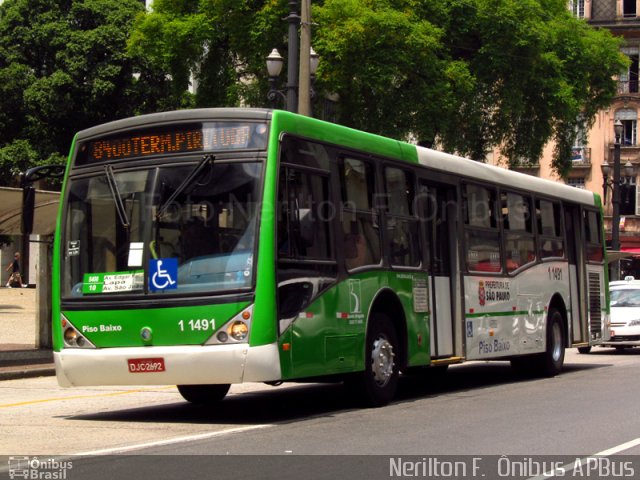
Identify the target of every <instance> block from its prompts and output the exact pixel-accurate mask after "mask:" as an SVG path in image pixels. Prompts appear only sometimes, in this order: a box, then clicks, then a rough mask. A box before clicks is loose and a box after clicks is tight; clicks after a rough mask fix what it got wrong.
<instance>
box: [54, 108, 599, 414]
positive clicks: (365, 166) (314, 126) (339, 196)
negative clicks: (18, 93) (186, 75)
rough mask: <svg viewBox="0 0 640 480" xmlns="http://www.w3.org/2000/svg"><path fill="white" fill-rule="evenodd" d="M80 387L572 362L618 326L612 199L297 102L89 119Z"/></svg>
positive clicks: (60, 358)
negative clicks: (302, 108) (611, 266)
mask: <svg viewBox="0 0 640 480" xmlns="http://www.w3.org/2000/svg"><path fill="white" fill-rule="evenodd" d="M53 278H54V281H53V299H54V300H53V304H54V305H53V339H54V357H55V363H56V370H57V376H58V381H59V383H60V384H61V385H63V386H83V385H141V384H143V385H178V389H179V391H180V393H181V394H182V395H183V397H184V398H185V399H187V400H189V401H192V402H196V403H200V402H209V401H216V400H220V399H222V398H223V397H224V396H225V394H226V393H227V391H228V389H229V386H230V384H234V383H243V382H282V381H302V380H305V381H328V380H335V381H344V382H345V383H346V384H347V385H348V386H349V387H350V388H349V389H348V391H350V392H354V393H355V394H357V395H358V396H359V397H360V398H361V399H362V400H364V402H365V403H366V404H369V405H383V404H385V403H387V402H389V401H390V400H391V399H392V398H393V396H394V393H395V390H396V386H397V383H398V377H399V375H400V374H401V373H404V372H408V371H410V370H411V369H413V368H419V367H423V368H428V367H431V368H433V367H440V368H442V367H445V366H447V365H449V364H452V363H460V362H463V361H467V360H511V362H512V363H513V364H514V366H517V367H520V368H525V369H529V370H534V371H537V372H538V373H540V374H544V375H555V374H557V373H558V372H560V370H561V368H562V364H563V361H564V353H565V348H567V347H579V348H580V349H588V348H589V346H590V345H592V344H597V343H599V342H601V341H603V340H604V338H603V336H606V332H607V328H606V324H607V322H608V308H607V302H606V297H607V287H606V286H607V278H606V269H605V247H604V242H603V230H602V215H601V203H600V198H599V197H598V196H597V195H595V194H593V193H591V192H587V191H585V190H580V189H577V188H573V187H568V186H565V185H561V184H559V183H554V182H550V181H545V180H541V179H539V178H534V177H531V176H527V175H522V174H519V173H516V172H512V171H508V170H505V169H500V168H497V167H491V166H488V165H484V164H482V163H478V162H474V161H470V160H467V159H464V158H460V157H456V156H453V155H448V154H444V153H441V152H437V151H434V150H430V149H426V148H421V147H416V146H414V145H410V144H408V143H402V142H399V141H396V140H391V139H387V138H382V137H379V136H375V135H371V134H368V133H364V132H359V131H356V130H353V129H349V128H345V127H342V126H339V125H335V124H331V123H326V122H322V121H319V120H315V119H312V118H308V117H304V116H299V115H295V114H292V113H289V112H283V111H277V110H275V111H271V110H259V109H255V110H254V109H201V110H184V111H176V112H167V113H159V114H153V115H145V116H140V117H135V118H129V119H125V120H120V121H115V122H112V123H108V124H105V125H101V126H97V127H95V128H90V129H88V130H85V131H82V132H80V133H78V134H77V136H76V137H75V139H74V142H73V145H72V147H71V153H70V160H69V164H68V167H67V172H66V177H65V183H64V188H63V194H62V201H61V208H60V213H59V218H58V228H57V236H56V239H55V253H54V268H53Z"/></svg>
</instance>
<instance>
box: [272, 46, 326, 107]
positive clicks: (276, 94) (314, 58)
mask: <svg viewBox="0 0 640 480" xmlns="http://www.w3.org/2000/svg"><path fill="white" fill-rule="evenodd" d="M319 63H320V56H319V55H318V54H317V53H316V52H315V51H314V50H313V48H311V49H310V51H309V76H310V84H309V92H308V98H310V99H313V98H314V97H315V92H314V90H313V83H314V81H315V78H316V71H317V70H318V64H319ZM283 64H284V58H282V55H280V52H278V50H277V49H276V48H274V49H273V50H272V51H271V53H270V54H269V56H268V57H267V73H268V74H269V93H267V99H268V100H269V101H270V102H271V105H272V107H273V108H276V106H277V105H278V98H280V99H281V100H282V102H283V103H284V107H285V110H288V111H289V112H294V113H296V112H297V111H298V110H297V107H298V98H297V92H298V85H293V86H292V85H291V83H290V82H288V83H287V85H285V88H284V91H283V90H278V88H277V84H278V77H279V76H280V73H281V72H282V66H283ZM290 73H291V65H290V64H289V66H288V67H287V76H288V77H289V76H290ZM292 101H293V102H294V103H293V104H292V103H291V102H292Z"/></svg>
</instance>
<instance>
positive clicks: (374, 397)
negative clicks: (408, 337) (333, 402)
mask: <svg viewBox="0 0 640 480" xmlns="http://www.w3.org/2000/svg"><path fill="white" fill-rule="evenodd" d="M398 345H399V343H398V334H397V333H396V330H395V328H394V326H393V323H391V320H390V319H389V317H387V316H386V315H384V314H381V313H376V314H373V315H372V317H371V320H370V323H369V328H368V329H367V337H366V345H365V369H364V372H362V373H361V374H359V375H358V376H356V377H355V378H353V379H351V380H350V381H348V382H347V387H348V388H349V389H350V390H351V391H352V392H353V393H354V394H355V395H356V397H357V398H358V399H359V400H361V401H362V403H364V404H365V405H366V406H369V407H382V406H384V405H386V404H388V403H389V402H390V401H391V400H393V397H394V396H395V393H396V389H397V387H398V377H399V375H400V370H399V365H398V362H397V358H396V357H397V355H398V348H399V347H398Z"/></svg>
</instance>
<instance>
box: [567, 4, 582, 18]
mask: <svg viewBox="0 0 640 480" xmlns="http://www.w3.org/2000/svg"><path fill="white" fill-rule="evenodd" d="M569 4H570V8H571V13H573V16H574V17H578V18H584V0H571V1H570V2H569Z"/></svg>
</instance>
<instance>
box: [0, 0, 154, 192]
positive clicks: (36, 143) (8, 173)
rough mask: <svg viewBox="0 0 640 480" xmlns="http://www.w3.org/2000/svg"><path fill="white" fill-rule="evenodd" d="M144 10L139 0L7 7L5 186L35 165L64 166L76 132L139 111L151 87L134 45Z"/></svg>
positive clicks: (2, 78) (1, 49)
mask: <svg viewBox="0 0 640 480" xmlns="http://www.w3.org/2000/svg"><path fill="white" fill-rule="evenodd" d="M143 10H144V6H143V4H142V3H141V2H139V1H138V0H84V1H80V0H76V1H74V0H5V1H4V3H2V5H0V178H1V179H2V180H1V181H2V183H4V184H11V183H15V177H13V175H14V174H15V173H16V172H18V171H22V170H24V169H25V168H28V167H30V166H34V165H38V164H43V163H47V162H59V161H60V160H61V159H62V158H64V157H63V156H64V155H65V153H66V152H68V150H69V146H70V144H71V141H72V138H73V134H74V133H75V132H76V131H78V130H81V129H84V128H87V127H89V126H93V125H96V124H99V123H103V122H106V121H110V120H113V119H116V118H122V117H125V116H129V115H133V114H134V113H136V112H137V111H138V110H137V108H136V106H137V105H140V104H143V102H142V101H141V98H144V97H146V91H147V86H142V85H140V84H139V82H136V81H135V79H134V77H133V75H132V74H133V73H134V68H135V66H134V63H133V61H132V59H131V57H130V56H129V55H128V53H127V51H126V42H127V38H128V36H129V30H130V28H131V25H132V23H133V21H134V19H135V16H136V15H138V14H140V13H141V12H142V11H143ZM163 81H164V80H163ZM155 106H156V105H155V104H153V105H148V106H147V108H149V109H151V108H154V107H155ZM12 178H13V179H14V180H13V182H12V181H11V179H12Z"/></svg>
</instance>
